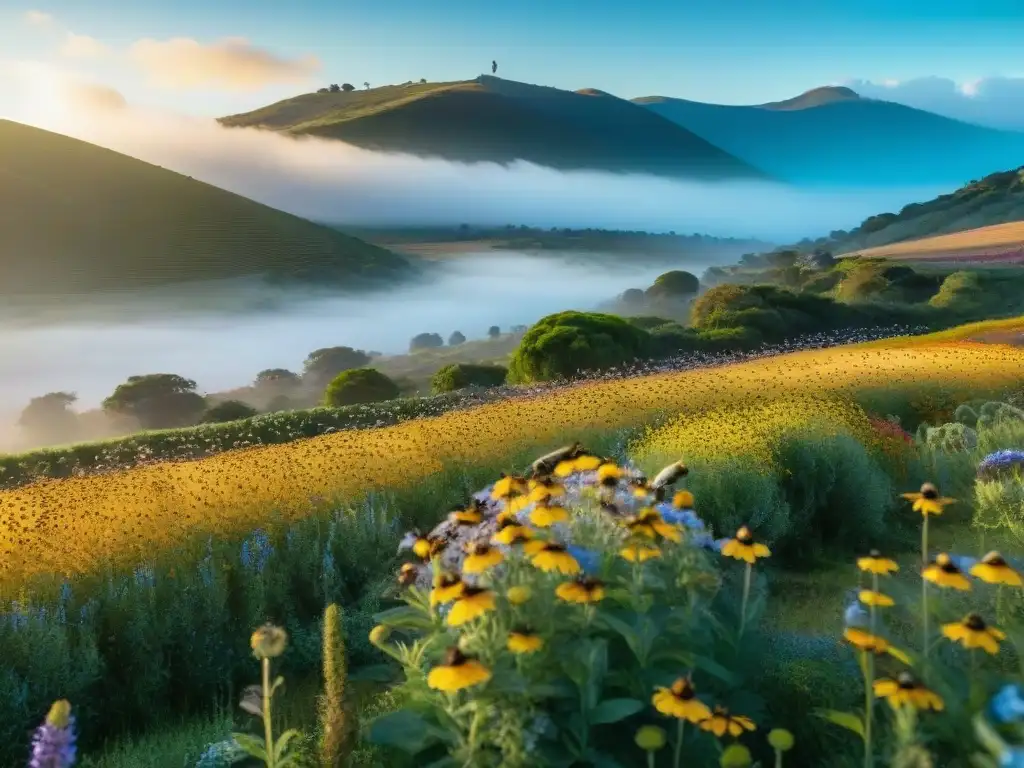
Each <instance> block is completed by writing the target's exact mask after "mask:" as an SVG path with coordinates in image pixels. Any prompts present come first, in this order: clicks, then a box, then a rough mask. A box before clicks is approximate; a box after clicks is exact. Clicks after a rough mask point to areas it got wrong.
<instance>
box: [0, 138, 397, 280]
mask: <svg viewBox="0 0 1024 768" xmlns="http://www.w3.org/2000/svg"><path fill="white" fill-rule="evenodd" d="M0 235H2V236H0V293H3V294H7V295H18V296H26V295H39V294H45V295H63V294H87V293H91V292H97V291H103V292H108V291H110V292H116V291H124V290H130V289H139V288H147V287H156V286H164V285H167V284H173V283H177V282H190V281H199V280H216V279H226V278H239V277H255V276H265V277H267V278H268V279H270V280H272V281H274V282H278V283H281V282H290V281H300V282H302V281H316V282H317V283H320V284H323V283H325V282H328V283H331V282H334V283H337V284H339V285H348V286H357V285H359V284H361V283H365V282H369V281H378V280H390V279H395V278H397V277H399V276H401V275H402V274H403V273H405V272H407V271H410V270H411V269H412V267H411V265H410V264H409V262H407V261H406V260H405V259H403V258H402V257H400V256H398V255H396V254H394V253H391V252H390V251H387V250H385V249H383V248H379V247H377V246H374V245H370V244H369V243H366V242H363V241H362V240H358V239H356V238H353V237H349V236H346V235H344V234H342V233H341V232H338V231H337V230H335V229H332V228H330V227H326V226H321V225H319V224H314V223H312V222H310V221H306V220H305V219H301V218H299V217H297V216H292V215H291V214H288V213H284V212H283V211H279V210H276V209H274V208H270V207H268V206H266V205H262V204H260V203H257V202H254V201H252V200H249V199H248V198H245V197H241V196H239V195H236V194H233V193H231V192H227V191H225V190H223V189H219V188H217V187H214V186H211V185H209V184H205V183H203V182H200V181H196V180H194V179H192V178H190V177H187V176H182V175H180V174H178V173H174V172H172V171H169V170H166V169H164V168H160V167H157V166H155V165H150V164H149V163H145V162H142V161H141V160H136V159H134V158H131V157H128V156H126V155H122V154H119V153H117V152H112V151H110V150H107V149H103V148H101V147H97V146H95V145H92V144H88V143H86V142H83V141H78V140H77V139H72V138H69V137H67V136H62V135H59V134H56V133H50V132H49V131H44V130H40V129H38V128H32V127H29V126H26V125H22V124H20V123H14V122H10V121H7V120H0Z"/></svg>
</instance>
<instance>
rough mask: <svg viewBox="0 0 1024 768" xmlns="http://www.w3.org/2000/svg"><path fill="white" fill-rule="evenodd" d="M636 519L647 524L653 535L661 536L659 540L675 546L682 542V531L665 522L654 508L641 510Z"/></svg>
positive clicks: (676, 526)
mask: <svg viewBox="0 0 1024 768" xmlns="http://www.w3.org/2000/svg"><path fill="white" fill-rule="evenodd" d="M637 517H638V518H639V519H640V520H642V521H643V522H645V523H647V524H648V525H649V526H650V527H651V528H652V529H653V530H654V533H655V534H656V535H658V536H661V538H663V539H668V540H669V541H673V542H675V543H677V544H678V543H679V542H680V541H682V540H683V529H682V528H680V527H679V526H678V525H675V524H673V523H668V522H665V519H664V518H663V517H662V516H661V513H660V512H659V511H658V510H656V509H654V507H646V508H644V509H641V510H640V512H639V513H638V514H637Z"/></svg>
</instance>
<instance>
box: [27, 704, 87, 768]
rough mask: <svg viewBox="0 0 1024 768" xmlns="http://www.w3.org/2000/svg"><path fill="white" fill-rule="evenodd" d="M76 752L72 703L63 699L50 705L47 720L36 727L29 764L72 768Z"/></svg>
mask: <svg viewBox="0 0 1024 768" xmlns="http://www.w3.org/2000/svg"><path fill="white" fill-rule="evenodd" d="M75 752H76V748H75V718H74V716H73V715H72V714H71V704H69V703H68V702H67V700H65V699H61V700H60V701H55V702H54V703H53V706H52V707H50V712H49V714H48V715H47V716H46V722H45V723H43V724H42V725H41V726H39V727H38V728H36V733H35V736H33V737H32V759H31V760H29V762H28V766H29V768H70V766H71V765H73V764H74V762H75Z"/></svg>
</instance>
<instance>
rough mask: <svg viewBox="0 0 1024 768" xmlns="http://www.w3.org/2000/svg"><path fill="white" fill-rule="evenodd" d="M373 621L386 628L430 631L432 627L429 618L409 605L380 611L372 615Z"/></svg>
mask: <svg viewBox="0 0 1024 768" xmlns="http://www.w3.org/2000/svg"><path fill="white" fill-rule="evenodd" d="M373 620H374V621H375V622H376V623H378V624H383V625H384V626H386V627H404V628H406V629H431V628H432V627H433V626H434V624H433V622H432V621H431V619H430V616H428V615H427V614H425V613H424V612H423V611H421V610H420V609H419V608H413V607H412V606H410V605H400V606H398V607H397V608H391V609H389V610H387V611H381V612H380V613H378V614H375V615H374V617H373Z"/></svg>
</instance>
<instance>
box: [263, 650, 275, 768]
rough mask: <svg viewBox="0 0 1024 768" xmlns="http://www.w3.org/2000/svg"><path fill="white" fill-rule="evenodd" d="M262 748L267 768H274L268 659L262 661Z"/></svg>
mask: <svg viewBox="0 0 1024 768" xmlns="http://www.w3.org/2000/svg"><path fill="white" fill-rule="evenodd" d="M263 746H264V748H265V749H266V752H267V768H274V727H273V724H272V723H271V711H270V659H268V658H264V659H263Z"/></svg>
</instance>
